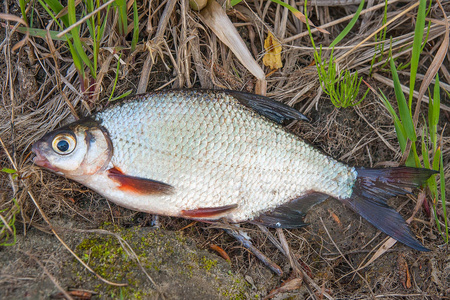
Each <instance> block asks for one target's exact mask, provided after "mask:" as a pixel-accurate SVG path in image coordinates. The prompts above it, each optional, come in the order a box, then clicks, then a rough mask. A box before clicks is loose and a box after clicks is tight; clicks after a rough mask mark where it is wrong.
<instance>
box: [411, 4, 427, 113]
mask: <svg viewBox="0 0 450 300" xmlns="http://www.w3.org/2000/svg"><path fill="white" fill-rule="evenodd" d="M419 1H420V3H419V9H418V11H417V19H416V27H415V30H414V41H413V48H412V57H411V71H410V72H411V75H410V81H409V102H408V103H409V109H410V110H411V109H412V99H413V92H414V86H415V84H416V75H417V67H418V66H419V58H420V53H421V50H422V49H421V48H422V39H423V31H424V27H425V16H426V8H427V0H419Z"/></svg>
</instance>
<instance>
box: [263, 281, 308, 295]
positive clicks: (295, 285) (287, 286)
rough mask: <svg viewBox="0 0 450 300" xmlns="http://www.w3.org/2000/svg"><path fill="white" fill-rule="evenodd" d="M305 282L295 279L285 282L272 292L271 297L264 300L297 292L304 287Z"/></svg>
mask: <svg viewBox="0 0 450 300" xmlns="http://www.w3.org/2000/svg"><path fill="white" fill-rule="evenodd" d="M302 282H303V280H302V279H301V278H294V279H291V280H288V281H285V282H284V283H283V284H282V285H281V286H280V287H279V288H276V289H273V290H272V291H270V293H269V295H267V296H266V297H264V298H263V299H264V300H266V299H271V298H273V297H275V296H276V295H277V294H280V293H286V292H290V291H293V290H297V289H299V288H300V287H301V286H302Z"/></svg>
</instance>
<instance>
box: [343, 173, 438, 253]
mask: <svg viewBox="0 0 450 300" xmlns="http://www.w3.org/2000/svg"><path fill="white" fill-rule="evenodd" d="M356 171H357V172H358V177H357V179H356V182H355V185H354V187H353V194H352V196H351V197H350V198H347V199H344V200H343V202H344V203H345V204H346V205H347V206H349V207H350V208H351V209H353V210H354V211H355V212H357V213H359V214H360V215H361V216H362V217H363V218H365V219H366V220H367V221H369V222H370V223H371V224H372V225H374V226H375V227H376V228H378V229H379V230H381V231H383V232H384V233H386V234H387V235H390V236H391V237H393V238H394V239H396V240H397V241H399V242H401V243H403V244H405V245H407V246H409V247H411V248H414V249H416V250H419V251H430V250H429V249H427V248H425V247H424V246H422V244H421V243H419V242H418V241H417V240H416V239H415V238H414V236H413V234H412V232H411V230H410V229H409V228H408V225H407V224H406V222H405V220H404V219H403V218H402V216H401V215H400V214H399V213H398V212H397V211H395V209H393V208H391V207H389V206H388V205H387V203H386V200H388V199H389V198H391V197H393V196H396V195H404V194H408V193H410V192H409V191H407V190H405V188H413V187H419V186H420V185H422V184H423V183H425V181H426V180H427V179H428V178H429V177H430V176H431V175H433V174H435V173H436V172H435V171H433V170H429V169H416V168H408V167H399V168H389V169H357V170H356Z"/></svg>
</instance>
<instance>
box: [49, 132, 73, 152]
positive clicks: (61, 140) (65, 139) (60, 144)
mask: <svg viewBox="0 0 450 300" xmlns="http://www.w3.org/2000/svg"><path fill="white" fill-rule="evenodd" d="M76 145H77V141H76V139H75V137H74V136H72V135H71V134H67V133H61V134H58V135H57V136H55V138H54V139H53V142H52V147H53V151H55V152H56V153H58V154H62V155H66V154H70V153H72V151H73V150H74V149H75V146H76Z"/></svg>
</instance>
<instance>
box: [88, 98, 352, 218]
mask: <svg viewBox="0 0 450 300" xmlns="http://www.w3.org/2000/svg"><path fill="white" fill-rule="evenodd" d="M211 103H214V105H211ZM124 118H127V122H126V125H125V126H123V124H120V123H119V122H117V120H122V119H124ZM95 119H96V120H97V121H99V122H100V124H101V126H103V127H105V128H106V129H107V130H108V133H109V136H110V138H111V141H112V144H113V145H114V155H113V157H112V160H111V163H112V165H113V166H115V167H117V168H119V169H121V170H122V171H124V172H126V173H127V174H128V175H131V176H136V177H143V178H151V179H152V180H156V181H161V182H164V183H167V184H169V185H171V186H173V187H175V192H174V194H171V195H162V196H161V195H158V196H155V198H158V201H163V202H166V201H167V202H170V203H172V204H173V205H175V206H176V207H177V209H178V210H184V209H193V208H201V207H220V206H227V205H233V204H237V205H238V207H237V209H236V210H235V211H233V213H232V216H231V218H230V219H231V220H232V221H236V222H238V221H243V220H248V219H253V218H254V217H256V216H258V215H259V214H261V213H263V212H265V211H268V210H271V209H273V208H275V207H277V206H279V205H281V204H283V203H285V202H286V201H288V200H291V199H294V198H296V197H298V196H301V195H303V194H305V193H306V192H307V191H309V190H315V191H319V192H322V193H325V194H328V195H330V196H333V197H335V198H347V197H349V196H350V195H351V191H352V186H353V184H354V182H355V180H356V171H355V169H354V168H351V167H348V166H346V165H344V164H342V163H339V162H336V161H334V160H332V159H330V158H329V157H327V156H325V155H324V154H322V153H320V152H319V151H318V150H315V149H313V148H312V147H311V146H310V145H308V144H306V143H305V142H303V141H302V140H301V139H299V138H298V137H297V136H295V135H293V134H291V133H288V132H286V131H285V130H284V129H283V128H282V127H281V126H280V125H278V124H275V123H273V122H268V120H267V119H266V118H265V117H262V116H260V115H259V114H257V113H255V112H254V111H252V110H251V109H249V108H247V107H245V106H243V105H242V104H240V103H239V102H238V101H237V100H236V99H235V98H234V97H232V96H230V95H228V94H226V93H223V92H208V93H204V92H195V91H191V92H177V93H173V92H168V93H167V92H166V93H156V94H153V95H151V96H147V97H146V98H144V99H141V101H135V102H129V103H125V104H122V105H118V106H113V107H111V108H109V109H106V110H105V111H103V112H101V113H98V114H97V115H96V116H95ZM141 127H142V129H141ZM130 128H135V129H134V130H130ZM138 128H139V129H138ZM141 131H142V132H144V134H142V135H134V132H141ZM156 133H157V134H156ZM136 142H139V143H136ZM141 153H145V155H141ZM130 162H132V163H131V164H130ZM336 177H340V179H338V178H336ZM230 182H239V184H238V185H236V186H238V188H237V189H236V186H234V187H233V186H231V187H230V184H229V183H230ZM336 182H340V183H341V184H340V185H339V188H337V186H338V185H337V184H336ZM133 206H135V207H138V208H139V209H141V210H144V211H145V207H147V205H146V203H135V204H134V205H133Z"/></svg>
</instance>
